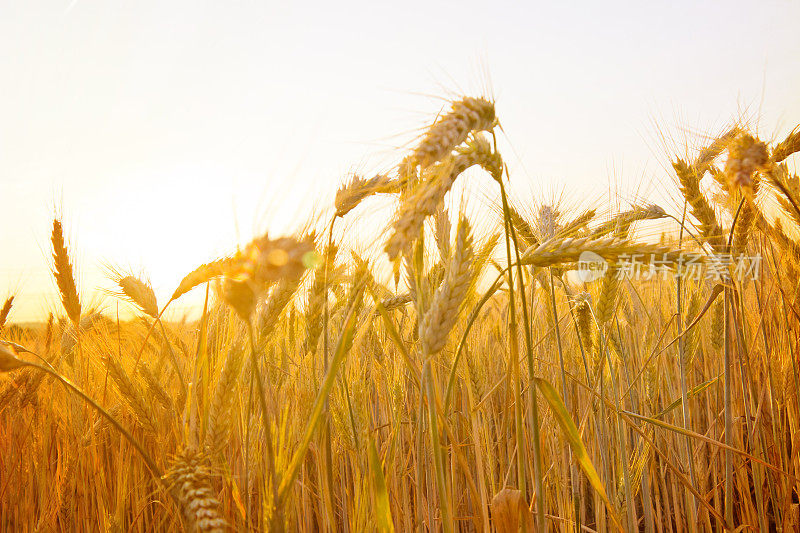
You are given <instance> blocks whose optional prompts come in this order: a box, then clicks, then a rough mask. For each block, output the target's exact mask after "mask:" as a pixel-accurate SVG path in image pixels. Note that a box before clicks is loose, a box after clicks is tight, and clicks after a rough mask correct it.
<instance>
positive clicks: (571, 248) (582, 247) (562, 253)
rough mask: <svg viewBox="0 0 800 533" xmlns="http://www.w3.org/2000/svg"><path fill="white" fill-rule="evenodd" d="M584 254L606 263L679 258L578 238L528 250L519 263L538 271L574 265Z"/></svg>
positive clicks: (667, 251) (644, 247)
mask: <svg viewBox="0 0 800 533" xmlns="http://www.w3.org/2000/svg"><path fill="white" fill-rule="evenodd" d="M586 251H589V252H594V253H596V254H597V255H599V256H600V257H602V258H604V259H605V260H606V261H614V260H616V259H617V258H619V257H620V256H624V255H630V254H643V256H644V257H649V256H650V255H651V254H654V255H655V256H656V257H658V258H659V259H666V260H668V261H677V260H678V259H679V254H678V253H677V252H676V251H675V250H674V249H673V248H671V247H669V246H661V245H656V244H649V243H635V242H630V241H627V240H624V239H617V238H613V237H606V238H603V239H594V238H591V237H580V238H575V239H554V240H552V241H548V242H545V243H542V244H541V245H539V246H537V247H535V248H534V247H531V248H529V249H528V250H526V251H525V253H524V254H523V255H522V257H521V263H522V264H523V265H532V266H535V267H540V268H543V267H548V266H553V265H558V264H565V263H572V262H575V261H578V260H579V258H580V255H581V253H583V252H586Z"/></svg>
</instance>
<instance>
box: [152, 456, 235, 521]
mask: <svg viewBox="0 0 800 533" xmlns="http://www.w3.org/2000/svg"><path fill="white" fill-rule="evenodd" d="M164 477H165V481H167V483H168V484H169V485H170V486H171V487H172V491H173V493H174V494H175V497H176V499H177V501H178V504H179V505H180V507H181V514H182V516H183V520H184V524H185V526H186V531H187V532H188V533H223V532H225V531H228V528H229V526H228V522H227V521H226V520H225V519H224V518H223V516H222V511H221V510H220V507H221V505H220V503H219V500H217V498H216V496H215V495H214V492H213V489H212V488H211V482H210V478H211V472H210V469H209V468H208V466H206V464H205V460H204V458H203V457H202V455H200V454H199V453H198V452H197V451H195V450H193V449H191V448H187V449H186V450H184V451H183V452H181V453H179V454H178V455H177V456H176V457H175V460H174V461H173V464H172V467H171V468H170V469H169V471H168V472H167V474H165V476H164Z"/></svg>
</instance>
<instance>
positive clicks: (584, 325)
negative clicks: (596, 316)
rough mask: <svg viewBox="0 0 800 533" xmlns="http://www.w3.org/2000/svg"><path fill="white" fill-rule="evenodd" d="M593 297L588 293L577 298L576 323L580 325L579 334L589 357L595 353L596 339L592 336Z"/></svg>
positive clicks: (584, 350)
mask: <svg viewBox="0 0 800 533" xmlns="http://www.w3.org/2000/svg"><path fill="white" fill-rule="evenodd" d="M590 299H591V297H590V296H589V294H588V293H581V294H578V295H577V296H576V297H575V322H576V323H577V325H578V334H579V335H580V337H581V344H582V345H583V352H584V353H585V354H587V355H590V354H592V353H594V338H593V336H592V331H594V330H593V328H592V324H593V322H592V309H591V304H590Z"/></svg>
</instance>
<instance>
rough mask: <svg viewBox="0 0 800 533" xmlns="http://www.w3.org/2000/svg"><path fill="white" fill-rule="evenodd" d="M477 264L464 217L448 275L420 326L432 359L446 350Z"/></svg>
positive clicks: (425, 349)
mask: <svg viewBox="0 0 800 533" xmlns="http://www.w3.org/2000/svg"><path fill="white" fill-rule="evenodd" d="M473 260H474V253H473V250H472V235H471V233H470V227H469V223H468V222H467V219H466V218H464V217H462V218H461V219H460V220H459V222H458V228H457V234H456V244H455V248H454V250H453V258H452V260H451V261H450V265H449V267H448V269H447V275H446V276H445V279H444V281H443V282H442V285H441V286H440V287H439V289H438V290H437V291H436V293H435V295H434V297H433V301H432V302H431V305H430V307H429V309H428V311H427V312H426V313H425V317H424V318H423V320H422V324H421V325H420V338H421V339H422V343H423V351H424V353H425V354H426V355H428V356H430V355H433V354H435V353H438V352H440V351H441V350H442V348H444V345H445V342H446V341H447V336H448V334H449V333H450V330H451V329H453V326H454V325H455V323H456V319H457V318H458V311H459V308H460V307H461V303H462V302H463V301H464V297H465V296H466V293H467V289H468V288H469V284H470V281H471V279H472V278H471V268H472V263H473Z"/></svg>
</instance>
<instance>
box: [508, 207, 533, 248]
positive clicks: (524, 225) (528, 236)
mask: <svg viewBox="0 0 800 533" xmlns="http://www.w3.org/2000/svg"><path fill="white" fill-rule="evenodd" d="M508 215H509V218H510V219H511V223H512V224H513V225H514V229H515V230H516V231H517V235H518V236H519V237H521V238H522V243H523V244H524V245H525V246H527V247H531V246H538V245H539V242H540V241H539V237H537V236H536V232H535V231H534V230H533V228H532V227H531V225H530V224H529V223H528V221H527V220H525V218H524V217H523V216H522V215H521V214H520V213H519V211H517V210H516V209H515V208H514V207H513V206H511V205H509V206H508Z"/></svg>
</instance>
